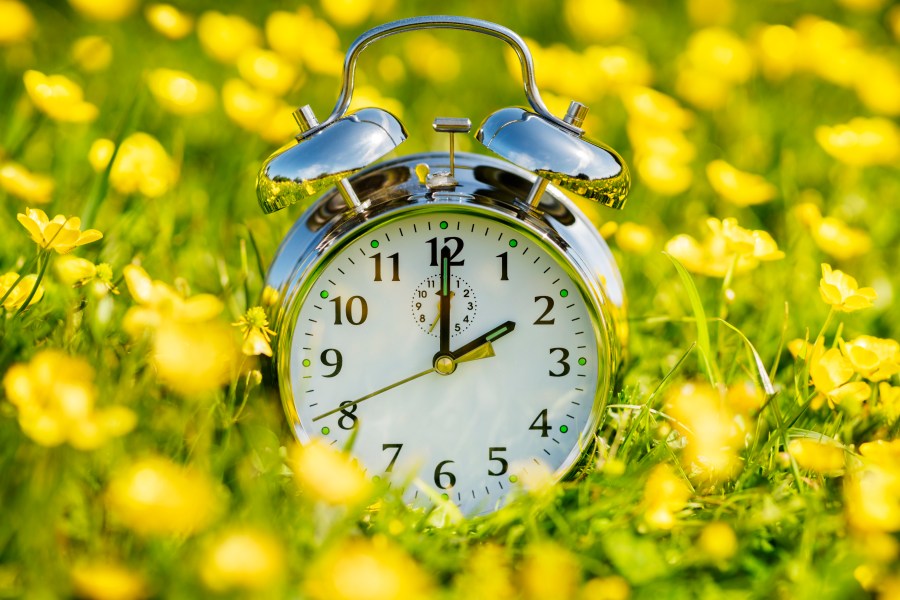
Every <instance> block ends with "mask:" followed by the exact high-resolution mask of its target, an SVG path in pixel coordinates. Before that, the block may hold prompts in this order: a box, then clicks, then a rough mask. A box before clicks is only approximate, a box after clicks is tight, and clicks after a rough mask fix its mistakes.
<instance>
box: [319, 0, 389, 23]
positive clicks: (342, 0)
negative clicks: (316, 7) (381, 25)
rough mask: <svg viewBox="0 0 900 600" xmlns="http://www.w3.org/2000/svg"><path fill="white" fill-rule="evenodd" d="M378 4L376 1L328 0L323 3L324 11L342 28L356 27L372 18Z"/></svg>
mask: <svg viewBox="0 0 900 600" xmlns="http://www.w3.org/2000/svg"><path fill="white" fill-rule="evenodd" d="M378 4H379V2H377V1H376V0H328V1H327V2H322V10H323V11H325V14H326V15H327V16H328V18H329V19H330V20H331V21H332V22H334V23H336V24H338V25H340V26H341V27H355V26H357V25H359V24H360V23H363V22H365V21H366V20H367V19H368V18H369V17H370V16H371V14H372V12H373V11H374V10H375V8H376V7H377V6H378Z"/></svg>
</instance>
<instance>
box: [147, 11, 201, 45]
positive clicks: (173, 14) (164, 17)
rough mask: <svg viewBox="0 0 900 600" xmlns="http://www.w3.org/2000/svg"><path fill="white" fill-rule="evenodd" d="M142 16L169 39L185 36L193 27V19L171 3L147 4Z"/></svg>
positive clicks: (178, 38)
mask: <svg viewBox="0 0 900 600" xmlns="http://www.w3.org/2000/svg"><path fill="white" fill-rule="evenodd" d="M144 17H145V18H146V19H147V22H148V23H150V26H151V27H152V28H153V29H155V30H156V31H158V32H159V33H161V34H162V35H164V36H165V37H167V38H169V39H170V40H180V39H182V38H184V37H187V35H188V34H189V33H190V32H191V31H192V30H193V29H194V19H193V18H192V17H191V16H190V15H187V14H185V13H183V12H181V11H180V10H178V9H177V8H175V7H174V6H172V5H171V4H149V5H147V8H145V9H144Z"/></svg>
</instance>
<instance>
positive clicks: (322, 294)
mask: <svg viewBox="0 0 900 600" xmlns="http://www.w3.org/2000/svg"><path fill="white" fill-rule="evenodd" d="M319 296H321V297H322V298H327V297H328V292H326V291H325V290H322V292H321V293H320V294H319Z"/></svg>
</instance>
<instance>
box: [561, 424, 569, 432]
mask: <svg viewBox="0 0 900 600" xmlns="http://www.w3.org/2000/svg"><path fill="white" fill-rule="evenodd" d="M559 431H560V432H561V433H566V432H568V431H569V426H568V425H560V426H559Z"/></svg>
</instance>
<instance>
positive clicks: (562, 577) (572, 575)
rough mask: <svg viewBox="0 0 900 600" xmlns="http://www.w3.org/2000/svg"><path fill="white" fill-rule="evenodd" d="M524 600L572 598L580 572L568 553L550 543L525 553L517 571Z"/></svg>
mask: <svg viewBox="0 0 900 600" xmlns="http://www.w3.org/2000/svg"><path fill="white" fill-rule="evenodd" d="M519 578H520V579H521V581H522V588H523V590H522V591H523V592H524V597H525V598H526V599H532V600H546V599H547V598H554V599H558V600H566V599H571V598H574V597H575V591H576V590H577V589H578V581H579V579H581V569H580V568H579V565H578V560H577V559H576V558H575V557H574V556H573V555H572V553H571V552H569V551H568V550H566V549H565V548H563V547H562V546H559V545H557V544H554V543H553V542H538V543H536V544H532V545H531V546H529V547H528V548H526V549H525V560H524V561H523V563H522V566H521V569H520V570H519Z"/></svg>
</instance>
